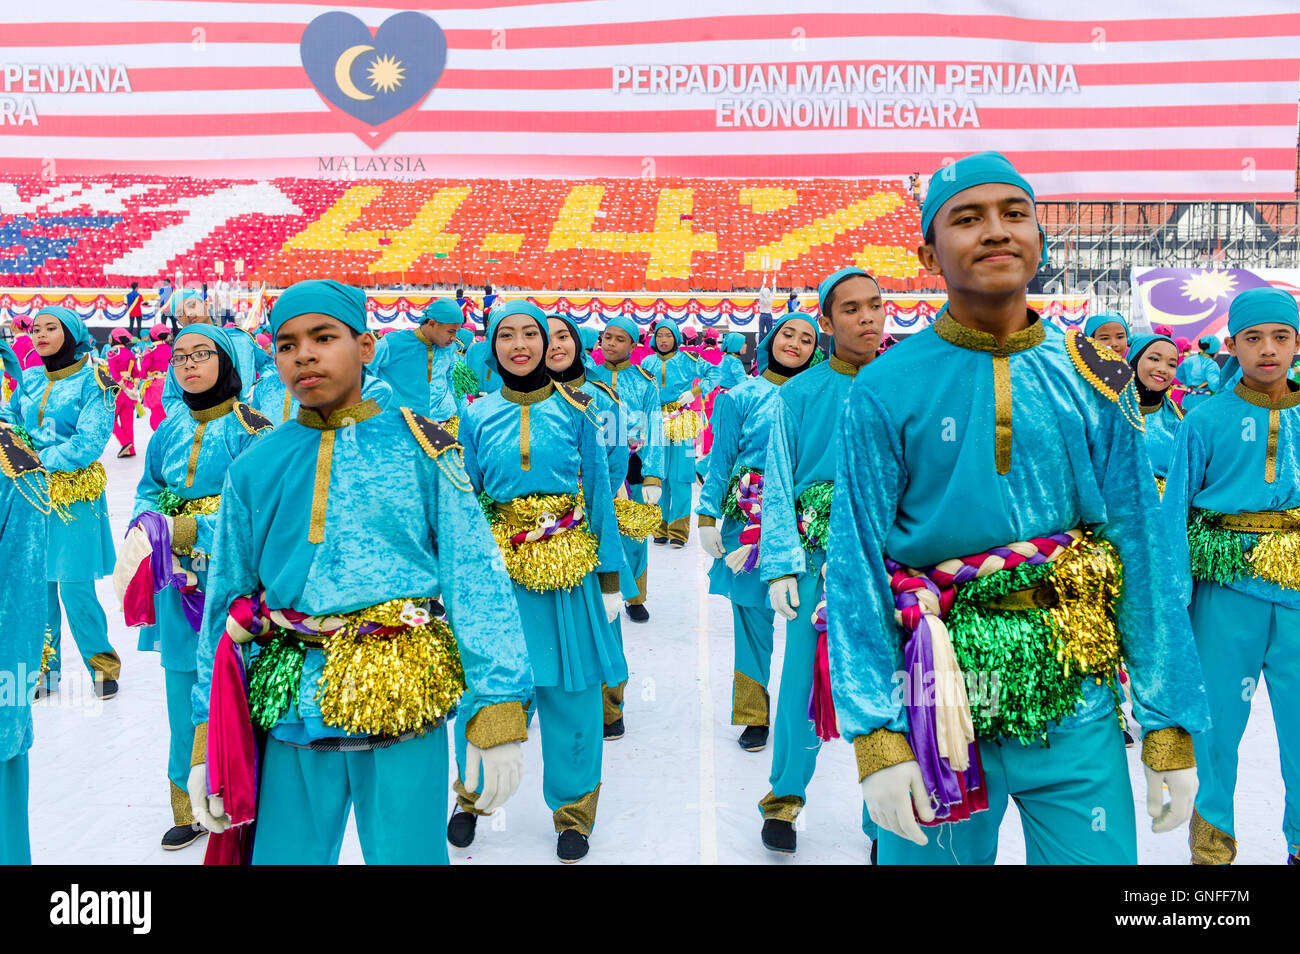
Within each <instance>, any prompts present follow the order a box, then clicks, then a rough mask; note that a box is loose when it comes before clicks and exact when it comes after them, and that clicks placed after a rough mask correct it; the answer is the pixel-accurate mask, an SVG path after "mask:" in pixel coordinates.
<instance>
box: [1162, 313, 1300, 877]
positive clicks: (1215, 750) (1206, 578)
mask: <svg viewBox="0 0 1300 954" xmlns="http://www.w3.org/2000/svg"><path fill="white" fill-rule="evenodd" d="M1296 329H1297V312H1296V302H1295V299H1294V298H1293V297H1291V295H1290V293H1288V292H1286V291H1283V290H1282V289H1277V288H1252V289H1249V290H1247V291H1244V292H1242V293H1241V294H1240V295H1238V296H1237V297H1236V298H1234V299H1233V300H1232V304H1231V305H1230V306H1229V310H1228V334H1229V338H1228V339H1227V343H1228V348H1229V350H1230V351H1231V352H1232V354H1233V355H1234V356H1235V357H1236V359H1237V361H1238V363H1239V364H1240V366H1241V372H1242V378H1241V381H1239V382H1238V383H1237V385H1236V386H1235V387H1234V388H1233V389H1232V390H1231V391H1223V392H1220V393H1219V394H1216V395H1214V396H1213V397H1211V398H1210V399H1209V400H1207V401H1205V402H1204V403H1203V404H1201V405H1199V406H1198V407H1197V408H1196V409H1195V410H1193V411H1192V412H1191V413H1189V414H1188V415H1187V417H1186V418H1184V420H1183V423H1182V426H1181V427H1180V429H1179V431H1178V438H1177V441H1176V442H1175V444H1174V449H1173V453H1172V455H1171V459H1170V465H1169V479H1168V483H1167V484H1166V487H1165V500H1164V504H1165V512H1166V514H1167V515H1168V518H1169V520H1170V522H1171V524H1172V526H1171V527H1170V533H1169V536H1170V538H1171V540H1172V541H1173V545H1174V551H1175V554H1176V559H1177V560H1178V565H1179V567H1180V568H1181V570H1182V571H1183V574H1184V575H1183V585H1182V587H1181V588H1180V592H1181V596H1182V598H1183V602H1190V609H1191V617H1192V629H1193V631H1194V632H1195V634H1196V647H1197V649H1198V650H1199V651H1200V656H1201V666H1202V668H1203V670H1204V672H1205V682H1206V691H1207V693H1208V695H1209V700H1210V718H1211V720H1212V724H1211V726H1210V730H1209V731H1208V732H1205V733H1202V734H1201V735H1198V736H1196V739H1195V742H1196V764H1197V766H1198V768H1199V770H1200V778H1201V787H1200V790H1199V791H1198V792H1197V793H1196V812H1195V813H1194V814H1193V815H1192V822H1191V849H1192V861H1193V863H1195V864H1227V863H1230V862H1231V861H1232V860H1233V859H1234V858H1235V857H1236V855H1237V842H1236V836H1235V831H1236V829H1235V825H1234V820H1233V805H1232V801H1233V793H1234V791H1235V789H1236V786H1237V747H1238V745H1239V744H1240V743H1241V736H1242V733H1243V732H1244V731H1245V729H1246V721H1247V719H1248V718H1249V716H1250V706H1251V699H1252V697H1253V695H1254V692H1253V689H1254V687H1255V686H1256V685H1257V683H1258V682H1259V676H1260V671H1261V670H1262V671H1263V673H1264V677H1265V678H1266V679H1267V680H1268V698H1269V703H1270V705H1271V706H1272V708H1273V722H1274V725H1275V726H1276V729H1277V743H1278V750H1279V752H1280V755H1281V761H1282V782H1283V784H1284V785H1285V787H1286V799H1285V808H1284V810H1283V815H1282V831H1283V834H1284V835H1285V837H1286V842H1287V853H1288V861H1289V862H1290V863H1291V864H1297V863H1300V386H1297V385H1296V384H1295V382H1293V381H1288V380H1287V376H1286V374H1287V369H1288V367H1289V366H1290V364H1291V360H1292V358H1293V357H1294V355H1295V353H1296V347H1297V345H1296ZM1189 568H1190V575H1188V574H1189Z"/></svg>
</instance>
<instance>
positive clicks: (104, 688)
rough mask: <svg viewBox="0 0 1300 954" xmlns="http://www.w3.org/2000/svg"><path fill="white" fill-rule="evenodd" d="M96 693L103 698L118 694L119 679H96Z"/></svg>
mask: <svg viewBox="0 0 1300 954" xmlns="http://www.w3.org/2000/svg"><path fill="white" fill-rule="evenodd" d="M95 695H97V696H99V698H101V699H112V698H113V697H114V696H115V695H117V680H116V679H103V680H100V679H96V680H95Z"/></svg>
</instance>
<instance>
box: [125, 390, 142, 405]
mask: <svg viewBox="0 0 1300 954" xmlns="http://www.w3.org/2000/svg"><path fill="white" fill-rule="evenodd" d="M123 390H124V391H125V392H126V396H127V397H129V398H130V399H131V400H132V401H134V402H135V403H136V404H139V403H140V392H139V391H137V390H136V389H135V388H124V389H123Z"/></svg>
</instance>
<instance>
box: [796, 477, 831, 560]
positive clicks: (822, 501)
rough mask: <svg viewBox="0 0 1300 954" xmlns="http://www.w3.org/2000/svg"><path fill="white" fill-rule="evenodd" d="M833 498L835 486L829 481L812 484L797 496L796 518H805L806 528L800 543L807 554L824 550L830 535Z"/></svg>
mask: <svg viewBox="0 0 1300 954" xmlns="http://www.w3.org/2000/svg"><path fill="white" fill-rule="evenodd" d="M834 496H835V485H834V484H833V483H831V482H830V481H829V480H823V481H821V482H820V483H816V484H813V485H812V486H811V487H809V488H808V489H807V490H805V491H804V492H803V493H801V494H800V495H799V501H798V503H797V504H796V506H795V514H796V516H797V517H801V518H807V523H808V525H807V528H806V529H805V531H804V532H803V533H802V534H801V535H800V537H801V539H800V542H801V543H802V544H803V548H804V549H805V550H807V551H808V552H810V553H811V552H812V551H814V550H825V549H826V541H827V540H829V539H830V535H831V498H832V497H834Z"/></svg>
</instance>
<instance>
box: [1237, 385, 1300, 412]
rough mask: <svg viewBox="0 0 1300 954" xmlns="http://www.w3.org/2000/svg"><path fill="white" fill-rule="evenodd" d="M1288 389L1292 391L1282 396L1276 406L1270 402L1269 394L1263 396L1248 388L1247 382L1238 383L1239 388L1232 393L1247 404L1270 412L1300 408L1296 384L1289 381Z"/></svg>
mask: <svg viewBox="0 0 1300 954" xmlns="http://www.w3.org/2000/svg"><path fill="white" fill-rule="evenodd" d="M1287 387H1289V388H1290V389H1291V390H1290V391H1289V392H1288V393H1287V394H1284V395H1282V397H1281V398H1280V399H1279V400H1278V402H1277V403H1276V404H1274V403H1273V402H1272V400H1270V398H1269V396H1268V395H1267V394H1261V393H1260V392H1259V391H1255V390H1252V389H1251V388H1248V387H1246V382H1245V381H1238V382H1237V386H1236V387H1235V388H1233V389H1232V393H1233V394H1235V395H1237V397H1239V398H1241V399H1242V400H1243V401H1245V402H1246V403H1247V404H1253V405H1255V407H1263V408H1267V409H1268V410H1270V411H1279V410H1282V409H1283V408H1288V407H1300V390H1297V389H1296V386H1295V382H1293V381H1288V382H1287Z"/></svg>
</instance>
